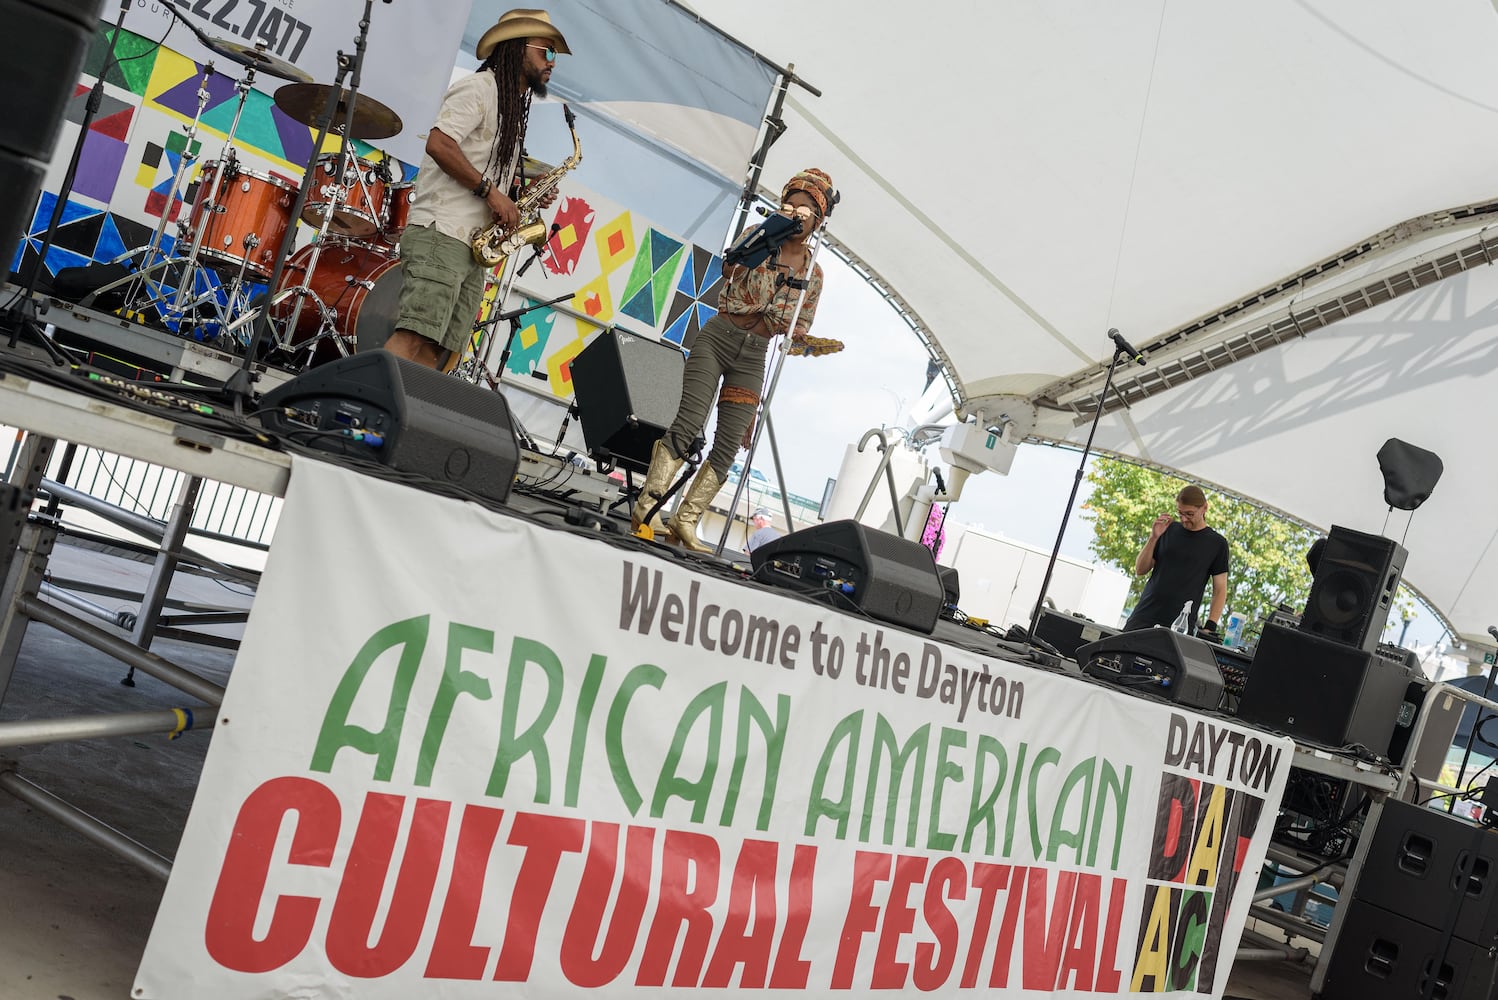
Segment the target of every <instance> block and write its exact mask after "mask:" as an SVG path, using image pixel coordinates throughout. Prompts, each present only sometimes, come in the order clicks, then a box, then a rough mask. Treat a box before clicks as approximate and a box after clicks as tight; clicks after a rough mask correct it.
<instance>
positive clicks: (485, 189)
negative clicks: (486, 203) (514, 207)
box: [473, 177, 494, 198]
mask: <svg viewBox="0 0 1498 1000" xmlns="http://www.w3.org/2000/svg"><path fill="white" fill-rule="evenodd" d="M493 187H494V185H493V184H491V183H490V182H489V178H487V177H480V178H479V182H478V183H477V184H475V185H474V187H473V194H474V197H477V198H487V197H489V191H490V189H491V188H493Z"/></svg>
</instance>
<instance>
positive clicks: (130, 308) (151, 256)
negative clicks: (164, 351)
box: [89, 60, 213, 313]
mask: <svg viewBox="0 0 1498 1000" xmlns="http://www.w3.org/2000/svg"><path fill="white" fill-rule="evenodd" d="M211 76H213V62H212V60H210V61H209V62H208V63H206V64H205V65H204V66H203V78H202V79H201V80H199V81H198V110H197V113H196V114H194V115H193V118H192V123H191V124H190V125H188V126H187V129H186V131H185V132H184V133H183V134H184V136H185V137H186V138H185V141H184V143H183V146H182V156H181V157H179V158H178V160H177V170H176V172H175V173H174V174H173V175H172V186H171V188H170V189H168V191H167V195H166V205H165V206H164V207H163V208H162V210H161V219H160V220H159V221H158V222H157V223H156V231H155V232H153V233H152V234H151V242H150V243H148V244H146V246H145V247H143V248H142V247H136V248H135V249H133V250H126V251H125V252H124V253H123V254H121V255H120V256H118V257H116V258H115V259H114V263H116V264H121V263H124V262H126V261H133V260H134V259H135V255H136V254H138V253H144V256H142V257H141V260H140V267H139V269H138V270H136V272H135V273H134V274H131V275H129V276H128V277H127V278H125V279H121V280H124V281H127V282H128V283H129V286H130V287H129V288H128V289H127V290H126V292H125V302H126V306H125V310H126V312H129V313H139V312H140V311H141V309H142V308H143V307H144V306H146V305H152V306H156V307H157V310H158V313H160V312H162V311H163V310H161V308H160V307H161V306H162V305H163V304H164V303H165V301H166V292H165V285H166V282H165V280H163V281H162V282H160V283H159V284H153V283H152V281H151V278H150V275H151V273H152V272H153V271H156V270H158V269H159V270H163V271H164V270H165V269H166V268H167V267H168V266H169V265H170V264H171V263H172V262H174V261H180V260H181V259H182V258H180V257H177V256H175V255H168V254H165V253H162V251H161V241H162V239H163V238H164V237H165V236H166V226H167V221H168V220H169V219H170V218H171V215H172V206H173V204H175V203H176V201H177V192H178V191H181V190H182V182H183V180H184V179H186V177H187V172H188V171H189V170H191V169H192V168H193V166H195V165H196V164H197V162H198V154H197V153H195V152H193V148H192V147H193V143H194V142H196V141H197V137H198V125H199V124H200V123H201V122H202V120H203V112H204V111H205V110H207V108H208V99H209V93H208V79H209V77H211ZM183 208H184V209H186V210H187V211H188V213H189V214H191V206H189V205H187V204H185V202H184V205H183ZM158 253H162V256H161V259H160V260H157V259H156V255H157V254H158ZM119 283H120V282H119V281H113V282H110V283H109V284H108V285H105V286H104V287H102V288H99V289H97V290H96V291H94V292H93V293H92V296H91V297H90V299H89V301H90V302H91V301H93V300H94V299H97V298H98V296H99V295H100V294H101V293H103V292H107V291H110V290H111V289H113V288H115V287H116V286H117V285H119Z"/></svg>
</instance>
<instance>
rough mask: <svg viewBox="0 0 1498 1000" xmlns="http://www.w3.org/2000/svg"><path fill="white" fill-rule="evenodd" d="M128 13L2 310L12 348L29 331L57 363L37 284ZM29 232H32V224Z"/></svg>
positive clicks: (124, 8) (0, 322) (63, 361)
mask: <svg viewBox="0 0 1498 1000" xmlns="http://www.w3.org/2000/svg"><path fill="white" fill-rule="evenodd" d="M128 13H130V0H120V16H119V17H118V18H117V19H116V20H115V25H114V27H115V33H114V36H113V37H112V38H111V39H110V43H109V62H108V63H107V64H106V65H105V66H104V67H103V68H101V69H100V70H99V75H98V77H97V78H96V79H95V80H94V86H93V89H92V90H90V91H89V94H88V101H87V102H86V103H85V104H84V106H83V121H82V122H80V123H79V125H78V138H77V139H75V140H74V141H73V155H72V158H71V159H70V160H69V161H68V169H67V172H66V173H65V174H64V175H63V179H62V187H61V188H59V190H58V192H57V201H56V202H55V203H54V204H53V206H52V218H51V220H50V221H49V222H48V223H47V232H46V235H45V236H43V237H42V246H41V249H40V250H38V251H37V255H36V260H35V261H34V262H33V264H32V266H31V270H30V272H29V273H28V274H27V275H26V284H25V285H23V286H22V287H21V289H20V290H19V291H18V292H16V294H15V296H14V297H13V298H12V299H11V300H10V302H9V303H8V304H7V305H6V307H5V309H4V311H3V312H0V330H3V331H7V332H9V334H10V337H9V346H10V348H11V350H15V347H16V344H17V343H18V342H19V341H20V339H21V336H22V334H25V335H27V336H28V337H29V338H30V339H32V340H34V341H36V343H37V344H39V345H40V346H41V348H42V349H43V350H45V351H46V352H47V355H48V357H50V358H51V359H52V363H53V364H55V365H59V366H65V365H67V364H68V359H67V358H66V357H64V356H63V354H62V352H61V351H59V350H58V349H57V347H56V346H55V345H54V344H53V343H52V341H51V339H50V338H49V337H48V336H47V335H46V333H45V332H43V329H42V324H41V323H40V321H39V320H38V319H37V308H36V299H35V295H36V284H37V280H38V279H39V278H40V277H41V274H42V269H43V268H44V267H46V266H47V253H48V252H49V251H50V250H51V249H52V242H53V241H54V240H55V239H57V229H58V227H59V226H60V225H61V224H62V214H63V211H64V210H65V209H66V208H67V205H68V199H69V198H70V197H72V194H73V185H74V183H76V182H77V180H78V162H79V160H81V159H82V158H83V144H84V143H85V142H86V141H87V140H88V136H89V130H90V129H91V128H92V127H93V124H94V116H95V115H97V114H98V113H99V108H100V106H101V105H102V104H103V103H104V78H105V77H106V76H108V75H109V70H110V69H111V68H114V67H117V66H119V64H120V60H119V57H118V56H117V55H116V54H115V48H116V46H117V45H118V44H119V36H120V31H121V30H123V29H124V27H125V15H126V14H128ZM27 232H28V233H29V232H30V229H29V225H28V229H27Z"/></svg>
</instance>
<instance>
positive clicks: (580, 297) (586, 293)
mask: <svg viewBox="0 0 1498 1000" xmlns="http://www.w3.org/2000/svg"><path fill="white" fill-rule="evenodd" d="M569 304H570V305H571V306H572V308H573V309H576V310H577V311H578V312H580V313H582V314H583V315H584V316H586V317H588V318H589V319H591V320H593V321H595V322H597V323H607V322H608V321H609V320H611V319H613V318H614V295H613V293H612V292H610V291H609V279H608V275H607V274H606V273H605V274H600V275H599V276H598V277H596V278H594V279H593V280H592V281H590V282H588V283H587V284H585V285H581V286H579V287H578V289H577V295H576V296H574V297H573V299H572V301H571V303H569Z"/></svg>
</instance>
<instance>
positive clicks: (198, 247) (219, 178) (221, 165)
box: [162, 66, 255, 324]
mask: <svg viewBox="0 0 1498 1000" xmlns="http://www.w3.org/2000/svg"><path fill="white" fill-rule="evenodd" d="M254 83H255V67H253V66H246V67H245V71H244V76H243V77H242V78H241V79H239V80H237V81H235V83H234V89H235V91H236V92H238V94H239V103H238V104H237V105H236V106H235V108H234V121H233V122H232V123H230V125H229V132H228V134H227V135H226V136H225V137H224V145H223V148H222V149H220V150H219V154H218V159H217V160H215V161H214V162H215V163H217V164H218V168H217V169H216V170H214V172H213V184H212V185H211V186H210V187H209V189H208V196H207V197H206V198H205V199H204V200H203V202H202V204H203V208H204V216H205V218H204V219H203V220H202V222H201V224H200V225H198V226H195V227H194V232H193V237H192V246H191V248H190V249H189V250H188V252H187V259H186V261H185V262H184V264H183V267H182V279H181V280H180V281H179V282H178V283H177V294H176V297H175V298H174V299H173V300H172V302H171V305H170V306H168V312H167V315H166V316H163V317H162V318H163V319H164V320H165V319H167V318H168V317H172V318H175V319H176V320H177V322H178V323H179V324H180V323H181V321H182V317H183V316H184V315H185V314H186V313H187V310H188V309H196V308H197V307H198V306H199V305H201V304H202V303H203V302H205V301H207V300H209V299H212V300H213V302H214V305H215V310H216V311H217V312H218V313H219V316H218V319H219V321H220V323H221V324H222V323H223V322H225V321H226V320H227V315H226V314H225V308H224V307H223V306H221V305H220V304H219V302H218V294H217V292H216V291H215V289H214V288H213V287H212V282H209V287H208V289H207V291H204V292H202V293H200V294H198V295H196V296H195V297H194V298H193V300H192V302H191V303H190V304H189V303H188V302H187V289H188V286H189V285H193V286H194V288H196V285H197V276H198V270H199V264H198V255H199V254H200V253H201V252H202V249H203V238H204V237H205V236H206V235H207V233H208V219H207V218H206V216H208V215H222V214H223V213H224V211H225V207H224V206H223V205H220V204H219V200H218V199H219V193H220V192H221V191H222V190H223V187H224V175H225V174H226V173H227V172H228V167H229V165H230V164H234V166H235V167H236V168H237V167H238V163H239V159H238V157H237V156H236V155H235V146H234V137H235V135H237V134H238V132H239V121H240V119H241V118H242V117H243V116H244V106H245V101H246V100H247V99H248V98H249V94H250V88H251V87H253V86H254ZM189 215H190V214H189ZM178 225H179V228H181V229H182V230H183V235H186V227H185V226H183V225H182V224H180V223H179V224H178ZM180 238H181V237H179V239H180Z"/></svg>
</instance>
